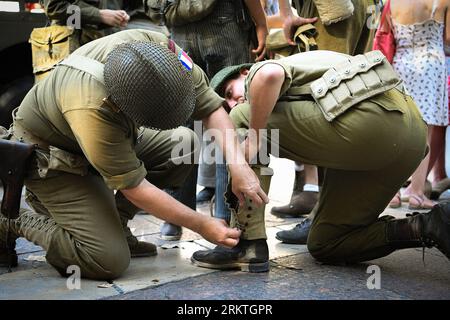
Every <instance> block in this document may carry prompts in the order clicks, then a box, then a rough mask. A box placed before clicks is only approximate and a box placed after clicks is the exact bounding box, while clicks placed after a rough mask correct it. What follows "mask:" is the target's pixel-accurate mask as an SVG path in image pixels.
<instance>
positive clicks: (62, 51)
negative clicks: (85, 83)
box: [30, 25, 77, 79]
mask: <svg viewBox="0 0 450 320" xmlns="http://www.w3.org/2000/svg"><path fill="white" fill-rule="evenodd" d="M73 32H74V29H73V28H70V27H66V26H58V25H52V26H49V27H44V28H35V29H33V31H32V32H31V36H30V43H31V52H32V58H33V73H34V74H35V75H36V78H37V79H39V75H41V74H44V73H46V72H47V71H50V70H51V69H53V68H54V67H55V65H56V64H57V63H59V62H60V61H62V60H63V59H64V58H66V57H67V56H68V55H69V54H70V52H71V49H72V47H73V48H75V47H76V46H77V44H75V43H72V42H73V41H74V40H73V37H71V35H72V34H73Z"/></svg>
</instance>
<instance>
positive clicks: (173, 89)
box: [104, 41, 195, 130]
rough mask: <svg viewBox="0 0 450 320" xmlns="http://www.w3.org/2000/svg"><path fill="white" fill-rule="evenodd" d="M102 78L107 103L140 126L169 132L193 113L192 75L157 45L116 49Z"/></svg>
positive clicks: (151, 43)
mask: <svg viewBox="0 0 450 320" xmlns="http://www.w3.org/2000/svg"><path fill="white" fill-rule="evenodd" d="M104 78H105V86H106V91H107V93H108V96H109V99H111V100H112V102H113V103H114V104H116V105H117V107H118V108H119V109H120V110H121V111H122V112H123V113H125V114H126V115H127V116H128V117H129V118H131V119H132V120H133V121H135V122H136V123H137V124H138V125H140V126H144V127H148V128H154V129H160V130H166V129H173V128H176V127H178V126H180V125H183V124H185V123H186V122H187V121H188V119H189V118H190V116H191V115H192V112H193V111H194V107H195V93H194V83H193V80H192V72H191V71H188V70H187V69H186V68H185V67H184V66H183V65H182V63H181V62H180V61H179V60H178V57H177V56H176V54H174V53H173V52H172V51H170V50H169V49H168V48H166V47H165V46H162V45H160V44H157V43H153V42H138V41H136V42H131V43H123V44H120V45H118V46H117V47H116V48H115V49H114V50H112V51H111V52H110V53H109V55H108V57H107V59H106V63H105V70H104Z"/></svg>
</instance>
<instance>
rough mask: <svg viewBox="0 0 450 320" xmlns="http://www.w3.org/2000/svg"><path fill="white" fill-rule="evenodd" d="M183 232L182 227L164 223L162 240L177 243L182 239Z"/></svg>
mask: <svg viewBox="0 0 450 320" xmlns="http://www.w3.org/2000/svg"><path fill="white" fill-rule="evenodd" d="M182 233H183V231H182V229H181V227H180V226H177V225H174V224H171V223H168V222H164V223H163V224H162V225H161V239H163V240H169V241H176V240H180V239H181V235H182Z"/></svg>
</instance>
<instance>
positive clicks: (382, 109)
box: [192, 51, 450, 272]
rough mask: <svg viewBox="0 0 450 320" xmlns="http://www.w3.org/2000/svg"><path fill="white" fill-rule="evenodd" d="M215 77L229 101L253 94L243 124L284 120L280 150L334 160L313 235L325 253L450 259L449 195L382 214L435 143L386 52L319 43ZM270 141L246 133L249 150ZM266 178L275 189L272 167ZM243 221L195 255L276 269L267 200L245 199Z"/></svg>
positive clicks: (200, 261)
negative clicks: (429, 249)
mask: <svg viewBox="0 0 450 320" xmlns="http://www.w3.org/2000/svg"><path fill="white" fill-rule="evenodd" d="M216 77H217V78H216V79H212V80H211V83H214V84H215V87H216V88H218V90H219V91H221V90H222V92H224V96H225V98H226V101H227V102H228V103H229V104H232V105H234V104H236V103H238V102H240V101H242V100H243V99H245V100H246V102H244V103H242V104H239V105H237V106H236V107H234V108H233V110H232V112H231V114H230V116H231V118H232V119H233V123H234V124H235V126H236V127H237V128H243V129H244V130H245V129H248V128H250V129H254V130H259V129H264V128H267V129H269V130H270V129H278V130H279V156H280V157H284V158H288V159H291V160H294V161H301V162H302V163H307V164H314V165H319V166H321V167H323V168H325V175H324V182H323V188H322V191H321V194H320V198H319V203H318V206H317V213H316V217H315V219H314V220H313V223H312V227H311V231H310V234H309V237H308V243H307V245H308V250H309V252H310V253H311V255H313V256H314V257H315V258H316V259H318V260H320V261H323V262H327V263H342V262H348V263H352V262H360V261H366V260H371V259H376V258H379V257H383V256H385V255H388V254H389V253H391V252H393V251H394V250H396V249H402V248H411V247H420V246H425V245H426V246H436V247H438V248H439V249H440V250H441V251H442V252H443V253H444V254H445V255H446V256H447V257H448V258H450V203H444V204H440V205H438V206H436V207H435V208H433V209H432V210H431V211H430V212H427V213H420V214H416V215H413V216H411V217H408V218H405V219H394V218H393V217H390V216H384V217H379V215H380V213H381V212H383V210H384V209H385V207H386V206H387V204H388V203H389V201H390V199H391V198H392V196H393V195H394V194H395V192H396V191H397V189H398V188H399V187H400V186H401V185H402V183H403V182H404V180H405V179H406V178H407V177H408V176H409V175H410V174H411V173H412V172H413V171H414V170H415V168H416V167H417V165H418V164H419V163H420V161H421V160H422V159H423V157H424V156H425V154H426V152H427V146H426V125H425V123H424V121H423V120H422V118H421V115H420V112H419V111H418V108H417V106H416V105H415V103H414V102H413V100H412V99H411V97H410V96H408V95H407V94H406V93H405V92H404V90H403V88H402V86H401V81H400V79H399V78H398V76H397V74H396V73H395V72H394V71H393V69H392V67H391V66H390V65H389V63H387V61H386V59H385V57H384V56H383V55H382V54H381V53H380V52H379V51H372V52H369V53H368V54H366V55H359V56H356V57H351V56H347V55H344V54H339V53H335V52H331V51H311V52H307V53H301V54H297V55H293V56H290V57H287V58H283V59H280V60H273V61H265V62H261V63H257V64H255V65H254V66H252V67H251V69H250V70H248V69H247V68H245V67H244V68H242V67H241V66H237V67H236V66H235V67H232V68H226V69H224V70H222V71H221V72H220V73H218V74H217V75H216ZM311 81H312V82H311ZM244 86H245V89H244ZM257 132H258V131H257ZM261 140H262V139H261V136H259V137H258V139H253V140H252V139H248V138H247V139H246V140H245V146H246V157H247V159H254V157H255V153H254V152H253V151H251V150H258V148H260V146H261ZM268 140H271V132H270V131H269V132H268ZM268 145H270V144H269V143H268ZM263 169H264V168H261V169H259V171H258V170H257V172H260V173H268V172H267V170H266V172H264V170H263ZM269 173H270V172H269ZM260 180H261V184H262V186H263V188H265V189H266V190H267V189H268V186H269V183H270V175H260ZM235 223H236V225H237V226H239V227H240V228H242V235H241V241H240V242H239V244H238V245H237V246H236V247H235V248H233V249H226V248H223V247H216V248H215V249H212V250H206V251H197V252H196V253H194V255H193V256H192V261H193V263H194V264H196V265H199V266H202V267H207V268H217V269H231V268H238V269H241V270H245V271H253V272H262V271H267V270H268V269H269V263H268V257H269V255H268V249H267V243H266V240H265V239H266V233H265V227H264V209H263V208H259V209H255V208H254V207H252V206H251V204H250V203H248V205H247V206H244V207H243V206H239V209H238V212H237V214H236V215H235Z"/></svg>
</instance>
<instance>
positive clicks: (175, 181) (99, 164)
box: [0, 30, 268, 279]
mask: <svg viewBox="0 0 450 320" xmlns="http://www.w3.org/2000/svg"><path fill="white" fill-rule="evenodd" d="M222 103H223V99H222V98H220V97H219V96H218V95H217V94H216V93H215V92H214V91H213V90H212V89H211V88H209V86H208V81H207V78H206V75H205V74H204V72H203V71H201V69H200V68H199V67H198V66H196V65H195V64H193V63H192V61H191V60H190V59H189V57H188V56H187V55H186V54H185V53H184V52H183V51H182V50H181V49H180V48H179V47H178V46H176V45H175V43H174V42H173V41H170V40H169V39H168V38H167V37H166V36H164V35H163V34H160V33H156V32H150V31H145V30H129V31H122V32H118V33H116V34H113V35H110V36H107V37H104V38H101V39H98V40H95V41H93V42H90V43H89V44H86V45H85V46H83V47H81V48H79V49H78V50H76V51H75V52H74V53H73V54H72V55H71V56H70V57H69V58H68V59H66V60H65V61H63V62H62V63H61V64H60V65H58V66H57V67H56V68H55V70H54V71H53V72H52V73H51V74H50V76H49V77H48V78H46V79H45V80H44V81H42V82H40V83H39V84H37V85H36V86H34V87H33V89H32V90H31V91H30V92H29V93H28V95H27V96H26V97H25V99H24V100H23V102H22V104H21V105H20V107H19V108H18V110H17V111H16V113H15V116H14V126H13V135H14V138H15V139H17V140H21V141H25V142H28V143H33V144H37V145H38V146H39V148H38V150H37V152H36V157H35V161H34V162H33V164H32V165H31V167H30V168H29V170H28V176H27V178H26V180H25V185H26V187H27V189H28V190H29V191H30V192H31V194H32V198H31V199H29V200H30V201H29V202H30V204H31V206H32V207H33V209H34V210H35V212H33V211H30V210H22V211H21V214H20V217H19V218H18V219H16V220H12V221H10V231H11V234H10V237H9V239H11V241H12V242H13V244H14V241H15V239H16V238H17V237H25V238H26V239H28V240H30V241H32V242H34V243H37V244H38V245H40V246H42V247H43V248H44V249H45V250H46V251H47V256H46V258H47V261H48V262H49V263H50V264H51V265H52V266H54V267H55V268H56V269H57V270H58V271H59V272H60V273H61V274H63V275H65V274H66V268H67V267H68V266H70V265H77V266H79V267H80V269H81V275H82V276H83V277H87V278H92V279H113V278H115V277H118V276H119V275H120V274H121V273H122V272H123V271H124V270H125V269H126V268H127V266H128V264H129V261H130V250H131V252H133V250H134V249H135V248H134V246H136V245H137V244H138V243H137V240H136V239H135V237H134V236H132V235H131V233H130V232H129V230H128V228H126V222H127V221H128V219H132V218H133V216H134V214H135V213H136V212H137V211H138V207H139V208H141V209H143V210H144V211H146V212H152V213H153V214H154V215H155V216H157V217H159V218H161V219H164V220H166V221H169V222H173V223H176V224H179V225H181V226H185V227H188V228H190V229H192V230H194V231H195V232H198V233H199V234H201V235H203V236H204V237H205V238H206V239H208V240H209V241H211V242H215V243H220V244H222V245H225V246H234V245H236V243H237V241H238V237H239V234H240V232H239V231H237V230H235V229H230V228H228V227H227V225H226V224H225V223H224V222H223V221H220V220H218V219H215V218H211V217H208V216H204V215H200V214H197V213H195V211H193V210H191V209H189V208H188V207H186V206H184V205H182V204H181V203H179V202H178V201H176V200H175V199H173V198H172V197H170V196H169V195H168V194H166V193H165V192H163V191H162V190H160V189H159V188H165V187H178V186H180V185H181V184H182V183H183V180H184V179H185V178H186V176H187V175H188V174H189V172H190V169H191V168H192V166H193V160H195V159H193V155H194V154H195V147H196V146H197V144H198V141H196V140H195V138H194V137H195V135H194V133H193V132H192V131H191V130H189V129H186V128H182V127H179V126H180V125H181V124H183V123H185V122H186V121H188V119H189V118H190V117H191V116H192V118H193V119H202V120H203V123H204V125H205V127H207V128H211V127H214V128H216V129H218V130H219V131H218V132H219V133H217V134H216V139H217V141H218V143H219V144H220V145H221V146H223V147H224V148H226V150H225V149H224V150H223V151H224V154H227V155H230V157H233V158H235V159H237V160H242V161H240V163H241V164H236V165H232V169H231V174H232V176H233V177H234V178H235V179H236V183H235V184H234V190H235V192H236V194H237V195H238V196H239V197H243V196H247V197H249V198H251V199H253V201H254V202H255V203H260V204H262V202H263V201H265V202H267V201H268V199H267V196H266V194H264V192H262V190H261V189H260V187H259V183H258V179H257V177H256V176H255V175H254V173H253V172H252V170H251V169H250V168H249V166H248V165H246V164H245V159H244V155H243V154H242V153H241V152H240V149H239V148H236V146H237V143H238V142H237V137H236V136H235V137H234V139H233V140H229V141H227V143H226V145H225V144H224V143H222V141H223V138H224V136H225V131H226V130H232V132H234V131H233V129H234V128H233V125H232V123H231V120H230V118H229V116H228V115H227V113H226V112H225V111H224V110H223V108H222ZM143 127H146V128H143ZM147 128H154V129H147ZM160 129H162V130H164V131H161V130H160ZM180 143H182V146H184V147H183V148H182V149H177V146H179V145H180ZM237 163H239V162H237ZM242 163H243V164H242ZM113 190H118V191H117V193H116V194H115V195H114V193H113ZM7 228H8V221H7V219H5V218H0V235H1V238H0V245H2V247H1V248H0V253H2V252H1V249H3V248H4V245H5V241H6V238H4V236H5V234H6V232H7V230H8V229H7ZM124 228H125V229H124ZM124 231H125V232H124ZM130 240H131V241H130ZM148 246H150V244H148ZM152 246H153V249H154V253H155V254H156V248H154V245H152ZM150 249H151V248H149V250H150ZM3 250H4V249H3ZM0 256H1V254H0Z"/></svg>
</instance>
